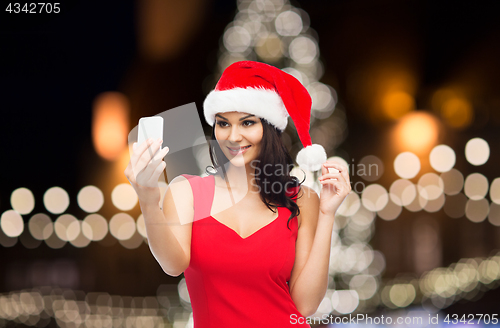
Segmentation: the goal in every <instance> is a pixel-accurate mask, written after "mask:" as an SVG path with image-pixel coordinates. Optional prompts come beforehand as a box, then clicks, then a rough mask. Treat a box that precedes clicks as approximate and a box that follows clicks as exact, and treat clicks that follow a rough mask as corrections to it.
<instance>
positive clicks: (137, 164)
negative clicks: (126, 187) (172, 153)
mask: <svg viewBox="0 0 500 328" xmlns="http://www.w3.org/2000/svg"><path fill="white" fill-rule="evenodd" d="M162 143H163V140H161V139H158V140H156V141H155V140H152V139H148V140H146V141H145V142H143V143H142V144H141V145H137V143H134V145H133V154H132V155H131V156H130V162H129V163H128V166H127V168H126V169H125V176H126V177H127V179H128V181H129V182H130V184H131V185H132V187H134V189H135V191H136V193H137V196H138V197H139V202H140V203H141V205H150V204H151V205H152V204H156V205H158V204H159V203H160V199H161V194H160V188H159V187H158V178H159V177H160V174H161V172H162V171H163V170H164V169H165V167H166V163H165V162H164V161H163V157H165V155H167V153H168V151H169V149H168V147H165V148H163V149H160V147H161V145H162ZM159 149H160V150H159ZM158 150H159V151H158ZM157 151H158V153H157V154H156V156H154V157H153V155H154V154H155V153H156V152H157Z"/></svg>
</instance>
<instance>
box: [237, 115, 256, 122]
mask: <svg viewBox="0 0 500 328" xmlns="http://www.w3.org/2000/svg"><path fill="white" fill-rule="evenodd" d="M252 116H255V115H251V114H250V115H248V116H245V117H242V118H240V121H243V120H244V119H246V118H249V117H252Z"/></svg>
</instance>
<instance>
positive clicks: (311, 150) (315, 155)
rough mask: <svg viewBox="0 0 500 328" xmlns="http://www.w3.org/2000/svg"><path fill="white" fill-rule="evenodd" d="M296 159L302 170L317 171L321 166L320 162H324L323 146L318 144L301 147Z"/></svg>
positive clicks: (324, 152)
mask: <svg viewBox="0 0 500 328" xmlns="http://www.w3.org/2000/svg"><path fill="white" fill-rule="evenodd" d="M296 161H297V164H299V166H300V167H301V168H302V169H303V170H308V171H310V172H313V171H317V170H319V169H320V168H321V164H323V163H324V162H326V151H325V148H323V146H321V145H318V144H312V145H310V146H307V147H306V148H302V149H301V150H300V151H299V153H298V154H297V158H296Z"/></svg>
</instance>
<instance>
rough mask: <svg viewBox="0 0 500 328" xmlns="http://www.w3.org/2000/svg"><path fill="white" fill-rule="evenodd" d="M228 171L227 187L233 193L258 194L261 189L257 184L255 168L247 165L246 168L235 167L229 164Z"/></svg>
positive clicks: (226, 167)
mask: <svg viewBox="0 0 500 328" xmlns="http://www.w3.org/2000/svg"><path fill="white" fill-rule="evenodd" d="M225 169H226V172H225V173H226V179H225V180H226V186H227V188H229V189H231V190H233V192H238V193H239V192H244V193H246V192H248V191H250V192H258V189H259V187H258V186H257V184H256V183H255V180H254V178H255V167H252V165H250V163H249V164H247V165H245V166H234V165H232V164H231V163H228V165H227V166H225Z"/></svg>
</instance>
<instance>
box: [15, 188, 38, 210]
mask: <svg viewBox="0 0 500 328" xmlns="http://www.w3.org/2000/svg"><path fill="white" fill-rule="evenodd" d="M10 205H11V206H12V208H13V209H14V210H16V211H17V212H18V213H19V214H30V213H31V211H33V208H35V197H34V196H33V193H32V192H31V190H29V189H27V188H18V189H16V190H14V191H13V192H12V194H11V196H10Z"/></svg>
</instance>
